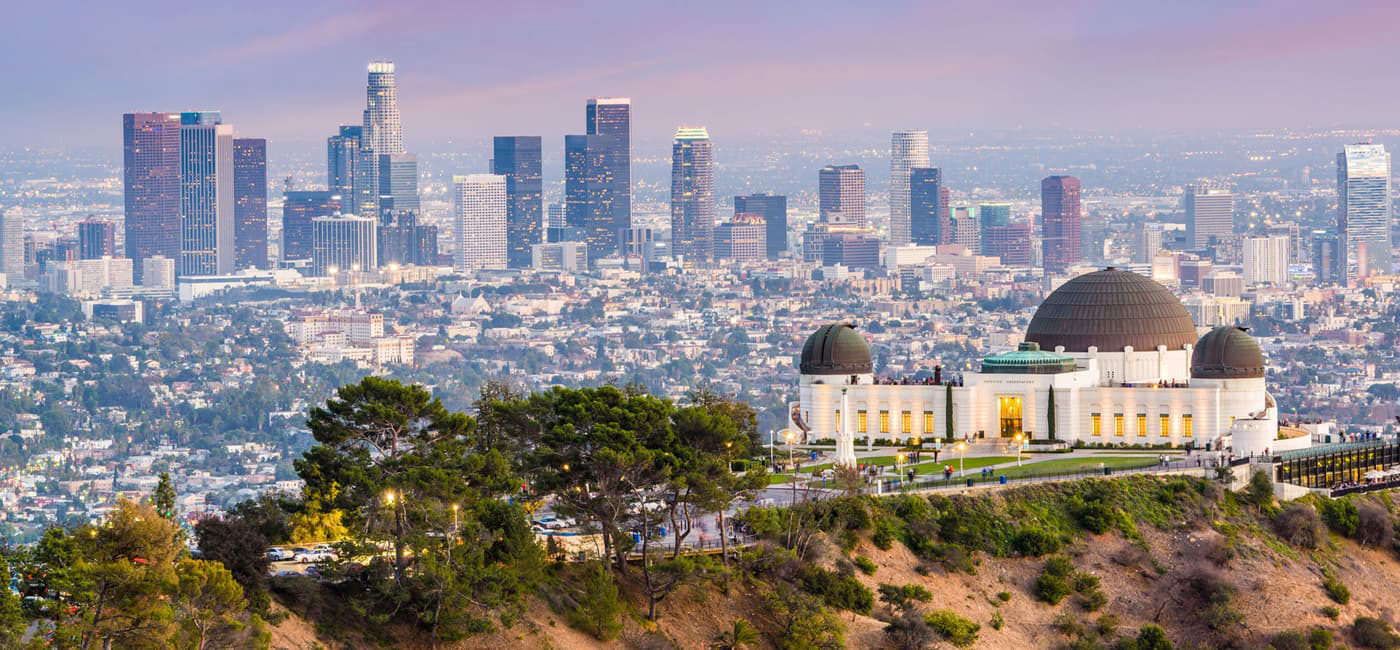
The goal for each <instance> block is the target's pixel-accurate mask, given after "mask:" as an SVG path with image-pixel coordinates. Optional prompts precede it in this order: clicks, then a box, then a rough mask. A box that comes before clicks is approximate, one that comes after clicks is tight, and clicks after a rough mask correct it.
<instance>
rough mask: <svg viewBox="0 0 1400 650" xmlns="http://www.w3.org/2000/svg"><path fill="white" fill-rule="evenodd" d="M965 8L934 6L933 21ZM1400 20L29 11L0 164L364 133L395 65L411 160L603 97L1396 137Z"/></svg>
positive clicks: (495, 9)
mask: <svg viewBox="0 0 1400 650" xmlns="http://www.w3.org/2000/svg"><path fill="white" fill-rule="evenodd" d="M945 4H946V5H948V6H942V5H945ZM1397 26H1400V3H1394V2H1387V1H1385V0H1374V1H1370V0H1363V1H1357V2H1348V1H1346V0H1332V1H1329V2H1318V1H1316V0H1306V1H1303V0H1299V1H1294V0H1287V1H1274V2H1248V1H1243V2H1227V1H1226V0H1210V1H1201V0H1177V1H1172V2H1151V3H1149V2H1124V1H1122V0H1117V1H1113V0H1109V1H1088V0H1062V1H1059V2H1056V1H1038V2H1028V1H1019V0H980V1H978V2H962V3H957V4H956V5H953V3H935V2H872V1H870V0H865V1H860V2H852V1H850V0H845V1H840V2H828V1H826V0H813V1H807V2H769V1H763V0H757V1H755V0H748V1H743V2H730V1H728V0H714V1H710V2H674V1H669V0H650V1H643V2H582V1H579V2H535V3H530V2H507V1H506V0H497V1H491V2H461V1H457V2H448V1H441V2H434V1H428V0H422V1H407V2H399V1H394V0H380V1H379V2H375V3H363V2H312V1H300V0H297V1H292V2H288V1H286V0H281V1H279V2H263V1H261V0H255V1H245V2H237V3H191V2H188V1H186V2H178V3H177V2H162V3H154V2H137V1H133V2H82V3H79V2H25V3H12V4H11V5H10V6H9V7H7V8H6V10H5V12H4V14H3V17H0V55H3V59H0V60H4V61H6V62H7V64H6V65H4V66H3V69H2V71H3V73H4V75H5V78H6V79H7V86H8V88H9V89H10V90H11V92H7V93H5V96H4V97H2V98H0V118H3V123H4V124H5V125H6V128H5V129H4V130H3V132H0V146H11V145H52V146H85V145H98V146H106V145H109V144H113V143H116V144H119V138H120V135H119V131H120V129H119V124H120V114H121V113H122V112H125V111H131V110H180V109H193V108H207V109H217V110H221V111H223V113H224V117H225V120H226V121H228V122H232V123H233V124H234V125H235V126H236V128H237V130H238V132H239V133H241V134H243V135H249V136H265V137H268V138H271V139H288V140H291V139H307V138H312V137H314V138H322V137H324V136H325V135H328V134H329V133H330V132H331V131H332V130H333V129H334V126H335V125H336V124H339V123H358V121H359V117H360V110H361V109H362V108H363V106H364V76H365V63H366V62H367V61H369V60H371V59H376V58H387V59H392V60H394V61H395V62H397V63H398V69H399V96H400V106H401V109H402V112H403V117H404V133H405V136H406V137H407V139H408V141H409V144H410V146H411V147H412V146H415V144H417V145H418V146H422V143H424V142H428V141H433V142H437V143H440V144H441V145H442V146H444V147H445V146H446V144H447V140H448V139H451V138H477V137H484V136H488V135H492V134H506V133H521V134H539V135H544V136H545V137H546V141H550V140H554V139H557V138H559V136H561V135H562V134H564V133H566V132H577V131H579V130H580V129H581V128H582V126H583V103H584V100H585V98H587V97H589V96H592V95H628V96H631V97H632V99H633V104H634V111H635V123H634V129H635V130H638V131H642V132H645V133H648V134H664V133H669V132H670V131H671V130H672V129H674V127H675V126H676V125H678V124H681V123H691V124H704V125H707V126H709V128H710V132H711V133H712V134H714V135H715V136H716V138H720V137H723V136H724V134H743V135H751V134H758V133H771V132H791V131H793V130H796V129H827V130H834V129H842V128H848V127H861V126H872V127H876V128H889V129H893V128H907V127H917V128H930V129H938V128H940V127H969V128H1001V127H1005V128H1013V127H1031V128H1038V127H1055V126H1064V127H1090V128H1122V127H1148V128H1196V127H1254V126H1262V127H1279V126H1297V127H1311V126H1328V125H1346V126H1360V127H1384V126H1389V125H1393V124H1394V120H1393V117H1394V116H1395V115H1396V114H1397V111H1400V84H1397V83H1396V79H1395V73H1396V71H1397V62H1400V39H1397V38H1395V36H1394V30H1395V29H1396V27H1397Z"/></svg>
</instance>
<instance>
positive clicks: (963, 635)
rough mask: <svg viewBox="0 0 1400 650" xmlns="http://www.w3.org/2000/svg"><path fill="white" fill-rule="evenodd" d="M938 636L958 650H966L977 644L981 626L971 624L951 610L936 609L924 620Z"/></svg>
mask: <svg viewBox="0 0 1400 650" xmlns="http://www.w3.org/2000/svg"><path fill="white" fill-rule="evenodd" d="M924 620H925V622H927V623H928V626H929V627H931V628H933V631H934V632H936V633H937V634H938V636H941V637H943V639H944V640H946V641H947V642H948V643H951V644H953V645H955V646H957V647H959V648H966V647H968V646H971V645H972V644H973V643H976V642H977V631H978V630H981V629H982V626H981V625H978V624H976V623H973V622H972V621H969V620H967V619H965V618H963V617H961V616H958V614H957V612H954V611H953V610H951V609H937V610H934V611H932V612H929V615H928V618H926V619H924Z"/></svg>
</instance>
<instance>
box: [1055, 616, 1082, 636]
mask: <svg viewBox="0 0 1400 650" xmlns="http://www.w3.org/2000/svg"><path fill="white" fill-rule="evenodd" d="M1050 627H1051V629H1053V630H1055V631H1056V632H1059V633H1060V634H1063V635H1065V636H1068V637H1077V636H1083V635H1084V625H1083V624H1081V623H1080V622H1079V619H1078V618H1076V617H1075V616H1074V614H1071V613H1069V612H1060V615H1059V616H1056V617H1055V620H1053V621H1051V622H1050Z"/></svg>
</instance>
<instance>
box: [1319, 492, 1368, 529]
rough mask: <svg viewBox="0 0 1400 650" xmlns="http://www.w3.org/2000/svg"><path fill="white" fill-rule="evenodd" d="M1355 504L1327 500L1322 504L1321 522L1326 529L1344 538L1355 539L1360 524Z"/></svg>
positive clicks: (1345, 501)
mask: <svg viewBox="0 0 1400 650" xmlns="http://www.w3.org/2000/svg"><path fill="white" fill-rule="evenodd" d="M1359 517H1360V516H1359V515H1358V514H1357V512H1356V504H1354V503H1352V502H1351V500H1350V499H1327V500H1325V501H1323V502H1322V520H1323V521H1325V522H1327V527H1328V528H1331V529H1332V530H1334V531H1336V532H1337V533H1338V534H1341V535H1344V536H1346V537H1356V527H1357V526H1358V525H1359V524H1360V522H1359V521H1358V519H1359Z"/></svg>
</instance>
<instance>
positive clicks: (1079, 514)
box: [1074, 500, 1118, 535]
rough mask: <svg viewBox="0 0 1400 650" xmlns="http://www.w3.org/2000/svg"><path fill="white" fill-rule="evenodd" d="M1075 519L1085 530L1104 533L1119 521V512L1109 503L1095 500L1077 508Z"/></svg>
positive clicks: (1099, 533)
mask: <svg viewBox="0 0 1400 650" xmlns="http://www.w3.org/2000/svg"><path fill="white" fill-rule="evenodd" d="M1074 519H1075V521H1078V522H1079V525H1080V526H1083V527H1084V529H1085V530H1087V531H1089V532H1091V533H1095V534H1098V535H1102V534H1104V533H1106V532H1108V531H1109V530H1110V529H1111V528H1113V524H1114V523H1116V522H1117V521H1118V513H1117V512H1115V511H1114V510H1113V507H1112V506H1110V505H1108V504H1107V503H1104V502H1103V501H1099V500H1094V501H1088V502H1085V503H1083V504H1080V505H1079V507H1078V508H1075V511H1074Z"/></svg>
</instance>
